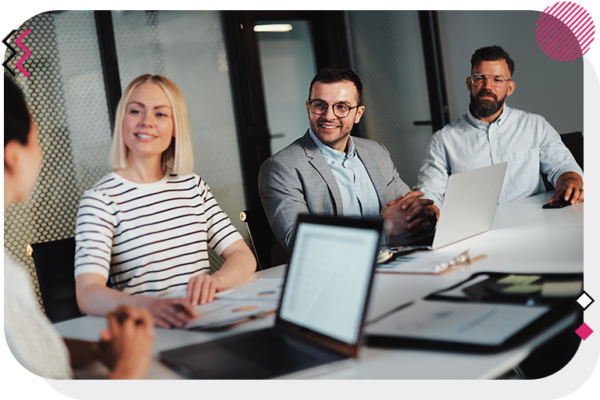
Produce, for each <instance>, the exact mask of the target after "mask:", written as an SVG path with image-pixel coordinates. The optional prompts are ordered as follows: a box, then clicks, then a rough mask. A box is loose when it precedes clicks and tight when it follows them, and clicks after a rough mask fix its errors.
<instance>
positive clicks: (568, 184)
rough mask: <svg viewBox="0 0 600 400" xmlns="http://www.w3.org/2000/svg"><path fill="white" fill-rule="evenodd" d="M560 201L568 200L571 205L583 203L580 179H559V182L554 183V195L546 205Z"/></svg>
mask: <svg viewBox="0 0 600 400" xmlns="http://www.w3.org/2000/svg"><path fill="white" fill-rule="evenodd" d="M561 178H562V176H561ZM560 199H564V200H565V201H566V200H570V203H571V204H572V205H574V204H578V203H583V187H582V182H581V179H576V178H567V179H560V178H559V181H558V182H557V183H556V193H554V196H552V198H551V199H550V200H549V201H548V203H552V202H555V201H559V200H560Z"/></svg>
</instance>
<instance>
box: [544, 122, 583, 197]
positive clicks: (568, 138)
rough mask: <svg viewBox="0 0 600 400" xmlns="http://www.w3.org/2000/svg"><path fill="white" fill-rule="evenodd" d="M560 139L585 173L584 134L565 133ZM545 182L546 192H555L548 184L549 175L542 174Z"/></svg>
mask: <svg viewBox="0 0 600 400" xmlns="http://www.w3.org/2000/svg"><path fill="white" fill-rule="evenodd" d="M560 139H561V140H562V142H563V143H564V144H565V146H566V147H567V149H569V151H570V152H571V154H573V158H575V161H576V162H577V164H578V165H579V166H580V167H581V170H582V171H583V134H582V133H581V132H572V133H564V134H562V135H560ZM541 174H542V179H543V180H544V186H545V187H546V191H547V192H549V191H551V190H554V187H553V186H552V184H551V183H550V182H548V175H546V174H544V173H541Z"/></svg>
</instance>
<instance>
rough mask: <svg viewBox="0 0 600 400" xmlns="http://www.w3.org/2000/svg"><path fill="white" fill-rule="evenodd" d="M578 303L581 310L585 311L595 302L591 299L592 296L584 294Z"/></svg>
mask: <svg viewBox="0 0 600 400" xmlns="http://www.w3.org/2000/svg"><path fill="white" fill-rule="evenodd" d="M576 301H577V303H579V305H580V306H581V308H583V309H584V310H585V309H586V308H587V307H588V306H589V305H590V304H592V301H593V300H592V299H591V298H590V296H588V294H587V293H586V292H583V293H582V294H581V296H579V298H578V299H577V300H576Z"/></svg>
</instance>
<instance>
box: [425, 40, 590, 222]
mask: <svg viewBox="0 0 600 400" xmlns="http://www.w3.org/2000/svg"><path fill="white" fill-rule="evenodd" d="M514 70H515V63H514V61H513V60H512V59H511V58H510V56H509V55H508V53H506V52H505V51H504V50H503V49H502V48H501V47H499V46H490V47H484V48H481V49H478V50H476V51H475V53H474V54H473V56H472V57H471V76H469V77H467V89H468V90H469V92H470V95H471V103H470V104H469V111H468V112H467V113H466V114H464V115H463V116H461V117H460V118H459V119H457V120H456V121H454V122H452V123H451V124H448V125H446V126H445V127H444V128H442V129H441V130H439V131H438V132H436V133H435V134H434V135H433V137H432V139H431V141H430V143H429V147H428V148H427V153H426V156H425V158H424V160H423V164H422V166H421V170H420V171H419V179H418V183H417V187H419V188H420V189H419V190H421V191H422V192H423V193H425V196H424V197H425V198H428V199H431V200H433V201H434V203H435V206H434V207H435V208H436V210H435V211H436V213H439V211H437V208H438V207H441V204H442V199H443V197H444V192H445V190H446V185H447V183H448V177H449V176H450V175H451V174H456V173H460V172H465V171H468V170H472V169H476V168H481V167H484V166H488V165H492V164H497V163H501V162H504V161H508V169H507V171H506V177H505V178H504V184H503V186H502V191H501V193H500V199H499V200H498V204H503V203H508V202H510V201H513V200H517V199H520V198H524V197H529V196H532V195H535V194H538V193H542V192H545V191H546V189H545V186H544V182H543V181H542V177H541V175H540V171H541V172H543V173H545V174H547V175H548V180H549V181H550V182H551V183H552V185H553V186H554V187H555V188H556V193H555V194H554V196H553V197H552V198H551V199H550V201H549V202H554V201H558V200H560V199H564V200H568V201H570V203H571V204H577V203H580V202H582V201H583V178H582V177H583V171H582V170H581V168H580V167H579V165H577V162H576V161H575V159H574V158H573V155H572V154H571V152H570V151H569V150H568V149H567V148H566V147H565V145H564V144H563V142H562V141H561V139H560V137H559V135H558V133H557V132H556V130H554V128H552V126H550V124H549V123H548V122H547V121H546V120H545V119H544V118H543V117H541V116H539V115H535V114H530V113H528V112H526V111H520V110H517V109H514V108H509V107H508V106H507V105H506V104H504V102H505V100H506V97H507V96H510V95H511V94H513V92H514V91H515V87H516V83H515V81H513V80H512V75H513V73H514Z"/></svg>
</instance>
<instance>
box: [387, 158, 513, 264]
mask: <svg viewBox="0 0 600 400" xmlns="http://www.w3.org/2000/svg"><path fill="white" fill-rule="evenodd" d="M507 166H508V163H507V162H503V163H499V164H495V165H490V166H488V167H483V168H478V169H474V170H471V171H467V172H462V173H460V174H452V175H450V178H449V179H448V185H447V187H446V194H445V195H444V203H443V205H442V209H441V211H440V218H439V221H438V223H437V226H436V230H435V234H434V233H433V232H429V233H424V234H417V235H414V236H400V237H398V238H392V239H390V240H389V241H388V245H387V249H388V251H391V252H393V253H399V254H403V253H408V252H411V251H415V250H436V249H439V248H440V247H444V246H447V245H449V244H452V243H455V242H458V241H460V240H463V239H466V238H469V237H471V236H475V235H478V234H480V233H483V232H486V231H488V230H489V229H490V228H491V227H492V223H493V222H494V215H495V214H496V206H497V205H498V199H499V198H500V191H501V190H502V183H503V182H504V175H505V174H506V168H507Z"/></svg>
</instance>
